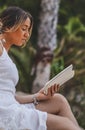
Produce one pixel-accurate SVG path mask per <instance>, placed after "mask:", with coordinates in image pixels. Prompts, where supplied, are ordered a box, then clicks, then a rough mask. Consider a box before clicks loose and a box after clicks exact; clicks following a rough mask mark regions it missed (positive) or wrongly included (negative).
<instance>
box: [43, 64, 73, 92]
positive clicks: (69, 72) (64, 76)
mask: <svg viewBox="0 0 85 130" xmlns="http://www.w3.org/2000/svg"><path fill="white" fill-rule="evenodd" d="M74 74H75V72H74V70H73V65H72V64H71V65H69V66H68V67H66V68H65V69H64V70H63V71H61V72H60V73H59V74H57V75H56V76H55V77H53V78H52V79H51V80H49V81H48V82H47V83H46V84H45V86H44V90H45V91H47V89H48V88H49V87H51V86H52V85H54V84H59V85H60V86H62V85H63V84H64V83H65V82H67V81H68V80H70V79H71V78H72V77H73V76H74Z"/></svg>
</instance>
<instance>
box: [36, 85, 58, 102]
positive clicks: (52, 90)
mask: <svg viewBox="0 0 85 130" xmlns="http://www.w3.org/2000/svg"><path fill="white" fill-rule="evenodd" d="M59 89H60V86H59V85H57V84H54V85H52V86H51V87H50V88H48V93H47V94H45V93H44V89H43V88H42V89H41V90H40V91H39V92H38V93H36V94H35V96H36V99H37V100H39V101H42V100H48V99H50V98H51V97H52V96H53V95H54V94H55V93H56V92H58V91H59Z"/></svg>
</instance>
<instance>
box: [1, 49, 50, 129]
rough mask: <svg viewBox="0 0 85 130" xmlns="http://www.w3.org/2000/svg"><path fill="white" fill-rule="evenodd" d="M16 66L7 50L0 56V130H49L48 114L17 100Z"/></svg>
mask: <svg viewBox="0 0 85 130" xmlns="http://www.w3.org/2000/svg"><path fill="white" fill-rule="evenodd" d="M18 79H19V77H18V72H17V68H16V66H15V64H14V63H13V61H12V60H11V59H10V57H9V56H8V54H7V52H6V50H5V48H3V54H2V55H1V56H0V129H1V128H3V129H4V130H47V127H46V120H47V113H46V112H41V111H39V110H36V109H35V106H34V104H33V103H30V104H19V103H18V102H17V101H16V99H15V92H16V89H15V86H16V84H17V82H18Z"/></svg>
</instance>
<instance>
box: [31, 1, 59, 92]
mask: <svg viewBox="0 0 85 130" xmlns="http://www.w3.org/2000/svg"><path fill="white" fill-rule="evenodd" d="M59 2H60V0H42V1H41V13H40V25H39V29H38V51H37V55H36V66H35V70H36V75H35V79H34V82H33V87H32V93H35V92H37V91H39V90H40V89H41V88H42V87H43V86H44V85H45V83H46V82H47V81H48V80H49V78H50V67H51V61H52V58H53V51H54V49H55V48H56V47H57V41H56V39H57V35H56V34H57V33H56V28H57V21H58V9H59Z"/></svg>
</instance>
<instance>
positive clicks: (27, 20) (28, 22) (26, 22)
mask: <svg viewBox="0 0 85 130" xmlns="http://www.w3.org/2000/svg"><path fill="white" fill-rule="evenodd" d="M30 24H31V21H30V19H29V18H27V19H26V20H25V22H24V23H23V24H22V26H27V27H28V28H29V27H30Z"/></svg>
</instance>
